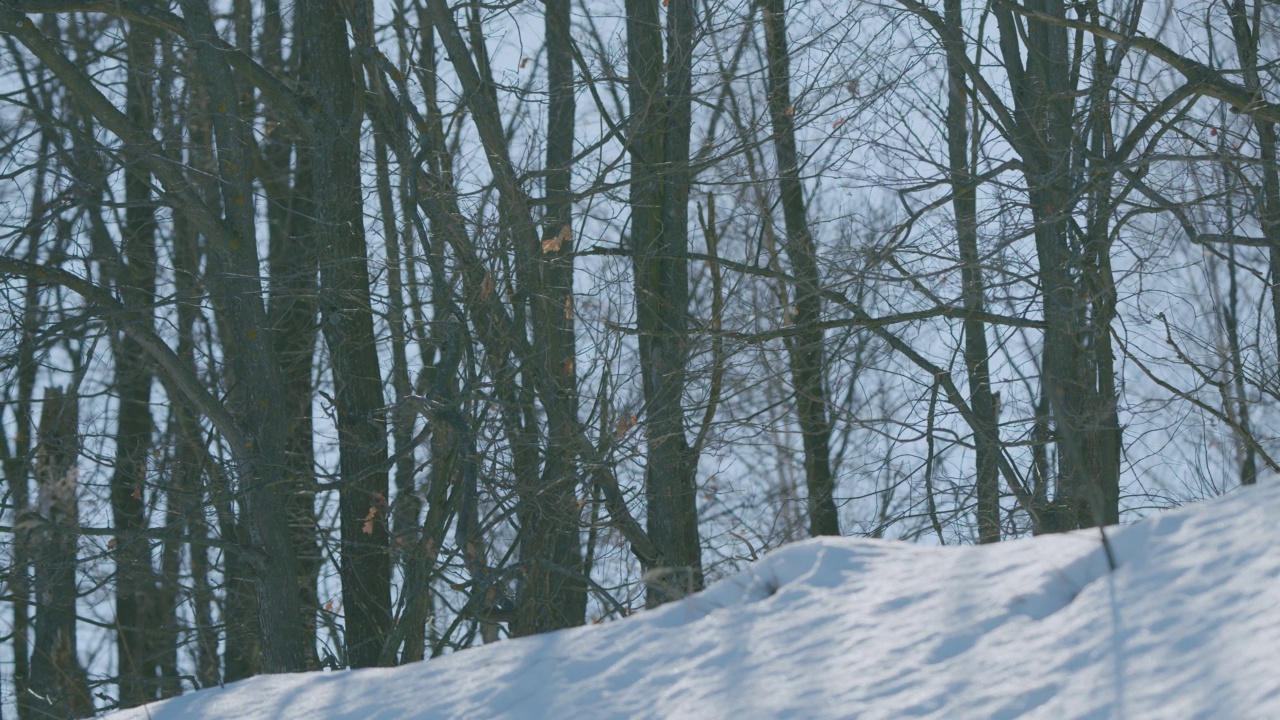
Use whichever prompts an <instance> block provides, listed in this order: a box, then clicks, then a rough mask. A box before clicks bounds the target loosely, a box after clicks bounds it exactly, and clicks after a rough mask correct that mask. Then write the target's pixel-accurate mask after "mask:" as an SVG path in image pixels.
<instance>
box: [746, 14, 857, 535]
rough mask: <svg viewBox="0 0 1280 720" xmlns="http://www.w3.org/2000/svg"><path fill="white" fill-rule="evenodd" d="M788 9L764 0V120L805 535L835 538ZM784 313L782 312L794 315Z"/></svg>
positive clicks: (816, 287)
mask: <svg viewBox="0 0 1280 720" xmlns="http://www.w3.org/2000/svg"><path fill="white" fill-rule="evenodd" d="M785 13H786V4H785V2H784V0H766V2H765V8H764V28H765V33H764V37H765V53H766V54H767V55H768V66H769V71H768V80H769V83H768V84H769V117H770V119H771V120H772V122H773V146H774V152H775V154H776V155H777V159H778V179H779V184H780V186H781V191H782V216H783V222H784V223H785V225H786V243H785V246H786V250H787V257H789V258H790V259H791V269H792V273H793V275H794V276H795V279H796V291H795V292H796V296H795V308H794V318H793V322H794V323H795V327H796V330H797V333H796V336H795V339H794V340H790V341H788V342H787V353H788V356H789V358H790V360H791V379H792V385H793V386H794V388H795V398H796V410H797V413H796V414H797V416H798V419H799V421H800V433H801V436H802V437H803V440H804V474H805V484H806V488H807V489H808V492H809V534H810V535H813V536H815V537H816V536H818V535H839V534H840V519H839V513H838V510H837V508H836V502H835V477H834V476H832V474H831V421H830V420H829V419H828V418H827V402H828V397H827V389H826V358H825V347H824V338H823V332H822V329H821V327H820V326H819V323H820V322H821V320H822V298H821V295H820V294H819V293H820V292H821V287H822V278H821V274H820V273H819V271H818V252H817V247H816V243H815V242H814V238H813V232H812V230H811V229H810V227H809V217H808V207H807V206H806V204H805V199H804V186H803V184H802V183H801V180H800V167H799V161H798V158H797V156H796V131H795V123H794V121H793V120H792V115H793V112H794V111H793V109H792V107H791V70H790V55H789V53H788V50H787V24H786V15H785ZM792 311H793V310H792V308H784V312H792Z"/></svg>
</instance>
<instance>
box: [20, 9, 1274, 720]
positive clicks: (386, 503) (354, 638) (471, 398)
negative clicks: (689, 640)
mask: <svg viewBox="0 0 1280 720" xmlns="http://www.w3.org/2000/svg"><path fill="white" fill-rule="evenodd" d="M1277 13H1278V8H1277V6H1276V5H1274V4H1273V3H1270V2H1264V1H1263V0H1251V1H1250V0H1076V1H1074V2H1070V3H1068V2H1064V1H1063V0H988V1H987V2H984V3H978V2H973V1H972V0H936V1H935V0H839V1H836V0H793V1H792V2H786V0H621V2H615V1H612V0H542V1H541V2H531V1H525V0H503V1H499V2H493V1H491V0H459V1H458V2H455V3H450V2H449V1H448V0H377V1H376V2H374V1H373V0H304V1H302V2H297V3H292V4H285V3H281V2H280V1H279V0H217V2H212V3H211V2H209V1H208V0H177V1H176V2H173V3H168V2H156V1H152V0H0V40H3V45H2V46H0V178H2V179H0V303H3V305H4V308H5V311H4V312H2V313H0V472H2V473H3V485H2V489H3V493H2V495H0V498H2V503H0V712H3V713H5V714H8V715H9V716H11V717H12V716H16V717H18V718H20V719H21V720H27V719H29V718H59V719H61V718H75V717H85V716H88V715H91V714H93V713H95V712H98V711H101V710H106V709H112V708H128V707H134V706H138V705H141V704H144V703H147V702H150V701H152V700H156V699H161V698H166V697H171V696H174V695H179V694H182V693H184V692H189V691H191V690H195V689H199V688H206V687H212V686H217V685H219V684H224V683H228V682H232V681H235V680H239V679H244V678H247V677H251V676H254V675H258V674H264V673H287V672H297V671H303V670H315V669H321V668H330V669H339V668H361V667H372V666H390V665H400V664H406V663H411V662H415V661H419V660H424V659H426V658H430V657H436V656H439V655H442V654H447V653H453V652H457V651H462V650H464V649H466V648H468V647H471V646H473V645H478V644H482V643H493V642H502V641H504V640H505V639H507V638H509V637H520V636H527V635H534V634H539V633H545V632H549V631H554V630H558V629H563V628H569V627H574V626H580V625H584V624H589V623H599V622H606V621H609V620H613V619H616V618H620V617H625V616H627V615H629V614H631V613H633V612H636V611H639V610H641V609H644V608H653V607H657V606H660V605H663V604H665V603H668V602H672V601H677V600H680V599H682V598H685V597H686V596H688V595H690V594H692V593H695V592H698V591H700V590H701V589H703V588H704V587H705V586H706V585H707V584H708V583H709V582H712V581H714V580H715V579H717V578H721V577H724V576H726V575H728V574H731V573H734V572H736V571H737V570H740V569H742V568H743V567H745V566H747V565H748V564H750V563H751V562H752V561H754V560H757V559H758V558H759V557H760V556H761V555H763V554H764V553H765V552H766V551H768V550H771V549H773V548H776V547H778V546H780V545H783V544H785V543H788V542H791V541H795V540H799V539H802V538H806V537H811V536H820V535H845V536H861V537H872V538H892V539H901V540H907V541H912V542H919V543H926V544H934V545H938V544H940V545H964V544H986V543H996V542H1001V541H1006V540H1011V539H1016V538H1021V537H1026V536H1030V535H1039V534H1046V533H1058V532H1063V531H1069V530H1076V529H1082V528H1094V527H1099V528H1100V527H1104V526H1108V525H1115V524H1117V523H1121V522H1128V521H1132V520H1136V519H1138V518H1141V517H1143V516H1146V515H1149V514H1153V513H1155V512H1158V511H1160V510H1162V509H1165V508H1170V507H1173V506H1177V505H1180V504H1183V503H1186V502H1190V501H1194V500H1199V499H1204V498H1208V497H1212V496H1217V495H1221V494H1223V493H1224V492H1226V491H1228V490H1230V489H1232V488H1235V487H1237V486H1240V485H1251V484H1254V483H1257V482H1259V481H1260V480H1261V481H1263V482H1265V481H1267V480H1269V479H1271V478H1273V477H1274V476H1275V475H1274V474H1275V472H1276V471H1277V470H1280V466H1277V464H1276V461H1275V459H1274V456H1275V455H1276V453H1277V451H1278V450H1280V445H1278V444H1277V435H1276V433H1275V432H1274V431H1273V430H1272V429H1271V428H1273V427H1275V426H1276V421H1277V419H1280V414H1278V413H1277V409H1278V405H1280V394H1278V393H1280V384H1278V382H1280V381H1278V380H1277V363H1278V362H1280V293H1277V288H1276V286H1275V283H1276V279H1277V272H1278V271H1280V165H1277V160H1276V152H1277V135H1276V133H1277V130H1276V124H1277V123H1278V122H1280V104H1277V102H1276V101H1275V100H1274V98H1275V95H1276V90H1277V82H1278V80H1280V78H1278V77H1277V66H1276V64H1275V63H1273V62H1272V61H1271V60H1270V57H1271V56H1273V55H1275V56H1278V57H1280V53H1277V50H1280V44H1278V43H1277V39H1280V34H1277V33H1276V32H1275V31H1276V27H1277V26H1276V21H1277V19H1278V16H1277Z"/></svg>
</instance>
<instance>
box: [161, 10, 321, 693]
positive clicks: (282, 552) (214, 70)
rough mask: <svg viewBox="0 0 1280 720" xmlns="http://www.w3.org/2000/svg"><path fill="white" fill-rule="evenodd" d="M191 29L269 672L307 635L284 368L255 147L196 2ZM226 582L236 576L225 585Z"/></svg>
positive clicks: (293, 667) (216, 271)
mask: <svg viewBox="0 0 1280 720" xmlns="http://www.w3.org/2000/svg"><path fill="white" fill-rule="evenodd" d="M182 7H183V14H184V16H185V17H186V20H187V22H188V24H189V25H191V27H192V31H193V35H194V41H193V45H194V47H195V51H196V57H197V63H198V66H199V69H200V70H201V74H202V75H203V77H204V78H205V79H206V86H207V88H208V92H209V102H210V106H211V107H210V111H211V112H210V114H211V116H212V120H213V127H214V132H215V136H214V139H215V142H216V147H217V157H218V175H219V179H220V181H221V185H220V190H221V195H222V200H223V202H222V207H223V209H224V211H225V213H226V221H227V222H226V227H227V228H228V229H229V230H230V233H231V235H230V237H224V236H222V235H221V234H219V235H217V236H214V237H211V238H209V240H210V249H211V253H210V266H211V270H212V273H211V274H212V275H213V279H214V283H213V285H214V294H215V300H216V302H217V303H218V305H219V306H220V308H221V312H220V314H219V321H220V325H221V324H223V323H224V322H225V324H226V331H225V332H224V333H223V337H224V339H225V340H229V341H230V343H229V344H228V345H227V346H226V347H224V348H223V351H224V352H225V353H226V357H227V360H228V362H227V369H228V370H229V372H228V375H229V381H230V385H229V387H230V393H229V405H230V406H231V408H232V412H233V413H234V415H235V416H236V417H237V420H238V423H239V424H240V426H241V427H243V428H244V430H245V435H246V436H247V438H248V439H247V444H246V446H245V447H233V452H236V454H237V456H238V457H237V460H238V462H237V465H238V468H237V470H238V471H239V474H240V477H239V480H240V483H241V493H242V497H243V498H244V500H243V503H244V510H245V516H246V519H247V530H248V535H249V538H250V539H251V545H250V547H252V548H253V550H254V551H255V552H254V553H253V554H252V558H253V562H254V567H253V570H254V577H255V586H256V590H257V605H258V607H257V610H258V627H259V632H260V637H261V640H262V663H263V669H264V670H266V671H267V672H293V671H297V670H302V669H304V668H305V667H306V664H307V663H306V655H307V652H306V648H305V633H304V632H303V628H302V623H301V611H300V608H299V603H298V585H297V577H298V559H297V553H296V551H295V549H294V547H293V542H292V538H291V536H290V533H289V529H288V525H287V523H286V522H282V521H281V519H282V518H286V517H287V512H288V508H287V506H288V494H287V475H286V473H285V436H284V431H285V419H284V416H283V408H282V407H281V406H280V405H279V403H278V402H276V400H277V394H278V393H279V389H280V387H281V386H282V383H283V377H282V375H283V373H282V371H281V368H280V363H279V360H278V358H277V357H276V354H275V349H274V347H273V346H272V343H271V339H270V338H269V337H268V336H267V335H268V325H267V317H266V311H265V309H264V307H263V302H262V299H263V298H262V285H261V282H260V280H259V260H258V251H257V243H256V241H255V237H256V232H255V224H254V203H253V186H252V180H251V177H252V176H251V171H252V168H253V158H254V156H255V155H256V149H255V148H254V147H253V138H252V136H251V135H250V134H249V132H248V128H246V127H245V126H244V125H243V123H241V122H240V121H239V120H237V119H235V118H233V117H232V115H231V114H230V112H229V109H230V108H235V107H236V106H237V104H238V102H237V96H236V93H235V84H234V82H233V81H232V77H231V73H230V71H229V69H228V68H227V66H226V64H225V62H224V60H223V58H222V56H221V55H220V54H218V53H217V52H216V51H215V50H214V48H213V43H214V42H215V39H216V32H215V30H214V27H213V21H212V20H211V18H210V17H209V8H208V6H207V5H206V4H204V2H203V1H202V0H183V1H182ZM228 579H229V581H234V578H231V577H229V578H228Z"/></svg>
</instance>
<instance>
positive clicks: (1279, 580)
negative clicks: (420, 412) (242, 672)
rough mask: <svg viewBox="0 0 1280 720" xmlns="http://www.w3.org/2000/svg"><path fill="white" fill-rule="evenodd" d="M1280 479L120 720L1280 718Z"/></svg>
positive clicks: (847, 561) (819, 556)
mask: <svg viewBox="0 0 1280 720" xmlns="http://www.w3.org/2000/svg"><path fill="white" fill-rule="evenodd" d="M1278 519H1280V488H1260V489H1247V490H1241V491H1238V492H1236V493H1235V494H1234V495H1232V496H1230V497H1228V498H1225V499H1222V500H1218V501H1215V502H1211V503H1206V504H1202V505H1197V506H1191V507H1186V508H1183V509H1180V510H1176V511H1172V512H1169V513H1166V514H1163V515H1160V516H1158V517H1155V518H1152V519H1149V520H1145V521H1142V522H1139V523H1137V524H1135V525H1131V526H1128V527H1125V528H1112V529H1111V533H1110V537H1111V540H1112V544H1113V547H1114V549H1115V553H1116V558H1117V561H1118V565H1119V568H1118V570H1116V571H1115V572H1114V573H1109V572H1107V563H1106V558H1105V554H1104V552H1103V550H1102V548H1101V544H1100V542H1099V536H1098V533H1097V531H1090V532H1079V533H1074V534H1070V535H1060V536H1051V537H1042V538H1036V539H1034V540H1024V541H1018V542H1010V543H1004V544H1001V545H997V546H990V547H965V548H932V547H920V546H914V545H908V544H905V543H896V542H878V541H870V540H859V539H821V540H811V541H806V542H802V543H797V544H795V545H791V546H787V547H784V548H781V549H779V550H777V551H775V552H773V553H771V554H770V555H769V556H768V557H766V558H764V559H763V560H761V561H760V562H759V563H757V564H756V565H755V566H754V567H753V568H752V570H751V571H749V572H747V573H744V574H741V575H738V576H736V577H733V578H730V579H728V580H725V581H722V582H720V583H718V584H716V585H714V586H713V587H711V588H710V589H708V590H707V591H706V592H704V593H701V594H700V595H697V596H694V597H692V598H690V599H688V600H687V601H684V602H680V603H675V604H672V605H669V606H666V607H663V608H661V609H658V610H656V611H652V612H645V613H640V614H638V615H636V616H633V617H632V618H629V619H627V620H624V621H619V622H614V623H610V624H605V625H598V626H593V627H584V628H578V629H574V630H569V631H565V632H559V633H554V634H549V635H544V636H539V637H532V638H526V639H522V640H517V641H511V642H503V643H498V644H495V645H491V646H486V647H483V648H478V649H475V650H469V651H466V652H462V653H459V654H456V655H451V656H448V657H444V658H441V659H438V660H433V661H428V662H425V663H418V664H414V665H410V666H406V667H401V668H393V669H385V670H383V669H378V670H361V671H354V672H338V673H312V674H303V675H288V676H280V675H277V676H268V677H259V678H254V679H252V680H248V681H245V682H241V683H238V684H235V685H231V686H228V687H227V688H226V689H214V690H207V691H203V692H199V693H195V694H192V695H188V696H185V697H181V698H176V699H174V700H170V701H167V702H163V703H158V704H154V705H150V706H148V707H146V708H138V709H134V710H132V711H128V712H124V713H119V714H116V715H114V716H112V717H113V718H115V719H116V720H126V719H127V720H145V719H150V720H202V719H208V720H213V719H215V718H217V719H218V720H224V719H227V718H246V719H250V718H251V719H253V720H278V719H281V718H296V719H298V720H304V719H305V720H374V719H379V718H381V719H385V720H392V719H396V720H399V719H405V720H408V719H410V718H413V719H417V718H735V719H738V718H784V717H787V718H905V717H936V718H983V719H986V718H1015V717H1035V718H1054V719H1055V720H1056V719H1062V718H1117V719H1122V718H1144V719H1145V718H1230V719H1233V720H1234V719H1240V720H1245V719H1249V718H1258V719H1259V720H1262V719H1266V718H1280V673H1277V672H1276V669H1275V665H1276V662H1277V660H1280V543H1278V541H1277V530H1276V528H1277V522H1278Z"/></svg>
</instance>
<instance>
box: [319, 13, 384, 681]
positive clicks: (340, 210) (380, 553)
mask: <svg viewBox="0 0 1280 720" xmlns="http://www.w3.org/2000/svg"><path fill="white" fill-rule="evenodd" d="M298 31H299V35H300V37H301V38H302V62H301V68H302V78H303V82H304V84H305V85H306V86H307V87H308V88H309V90H310V91H311V93H312V94H313V95H314V97H315V98H316V103H317V104H316V107H317V113H316V115H315V117H314V128H313V131H314V134H313V136H312V137H313V141H314V142H316V144H315V145H314V146H313V147H311V148H308V149H307V150H306V152H307V153H308V154H309V155H310V156H311V162H312V174H311V176H312V178H313V182H314V188H313V189H314V192H315V196H316V197H318V198H324V202H320V203H316V205H315V210H316V223H315V245H316V248H317V251H318V256H319V262H320V281H321V291H320V313H321V317H322V318H323V328H324V330H323V333H324V338H325V344H326V345H327V346H328V348H329V359H330V362H331V365H332V369H333V378H334V385H335V395H334V400H335V403H334V404H335V409H336V411H337V429H338V453H339V461H338V462H339V468H340V473H339V474H340V477H341V483H342V486H341V489H340V490H339V499H338V506H339V510H338V513H339V516H340V517H341V521H342V555H341V561H340V566H339V574H340V575H341V577H342V602H343V611H344V617H345V621H346V643H347V657H348V658H349V660H350V663H351V665H352V666H353V667H369V666H373V665H377V664H378V661H379V658H380V657H381V655H382V646H383V643H384V642H385V640H386V636H387V632H388V631H389V630H390V629H391V555H390V537H389V534H388V530H387V510H388V507H387V505H388V494H389V492H390V491H389V488H388V477H387V470H386V468H385V467H384V465H383V463H384V461H385V460H386V458H387V433H386V420H385V418H384V417H383V414H382V411H381V408H382V407H383V405H384V403H383V398H382V375H381V371H380V369H379V365H378V354H377V339H376V338H375V336H374V332H373V306H372V302H371V298H370V292H369V270H368V251H367V249H366V247H365V235H364V199H363V197H362V194H361V180H360V118H361V113H360V108H359V107H358V106H357V103H356V94H355V83H354V80H353V71H354V66H353V65H352V63H351V54H350V51H349V49H348V44H347V33H346V23H345V20H344V18H343V14H342V6H341V5H340V4H339V3H338V2H336V0H321V1H320V2H316V3H313V4H311V6H310V7H309V8H308V11H307V12H305V13H303V14H302V20H301V26H300V27H299V29H298Z"/></svg>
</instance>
